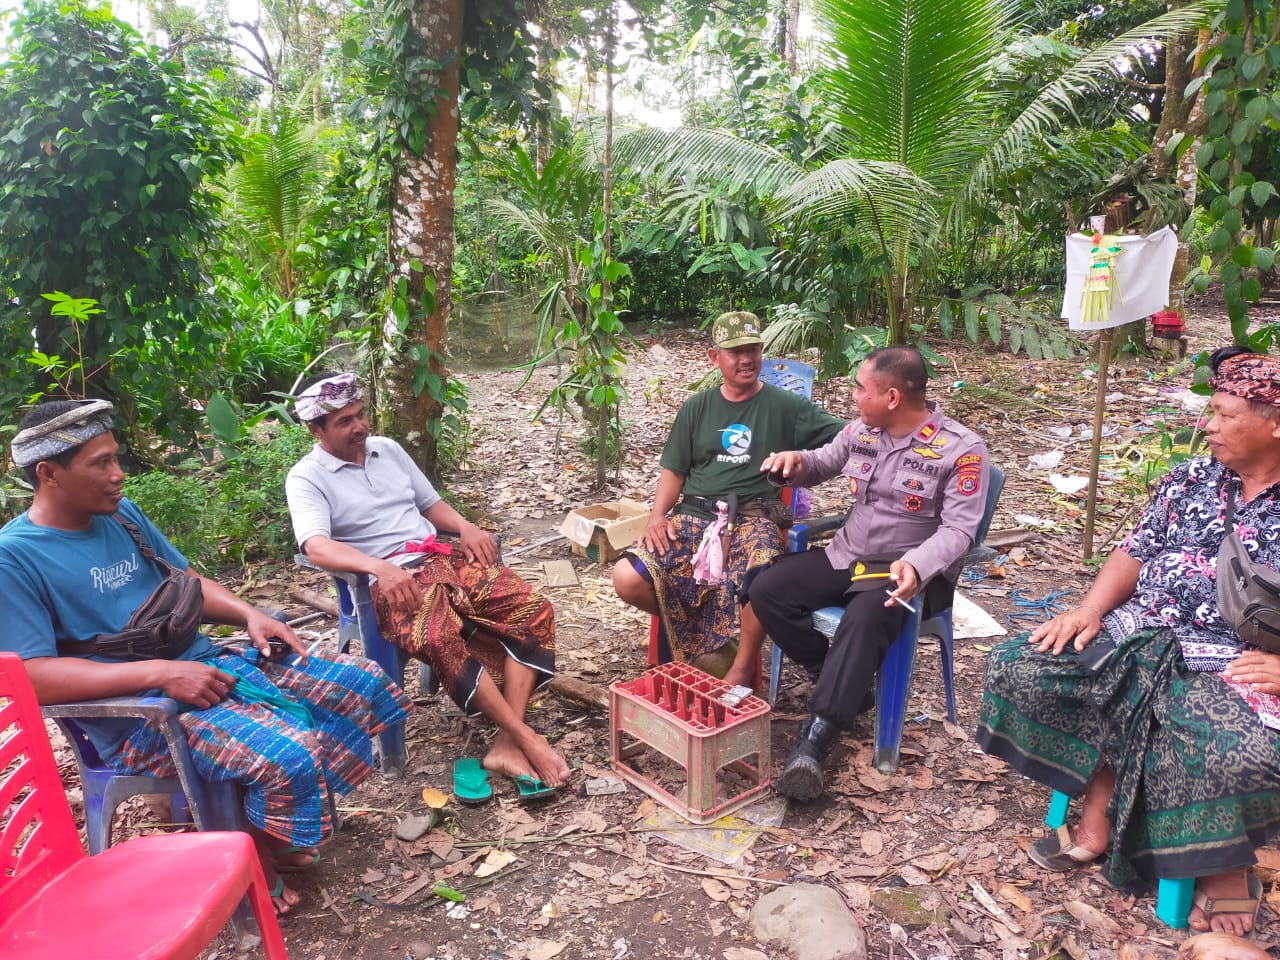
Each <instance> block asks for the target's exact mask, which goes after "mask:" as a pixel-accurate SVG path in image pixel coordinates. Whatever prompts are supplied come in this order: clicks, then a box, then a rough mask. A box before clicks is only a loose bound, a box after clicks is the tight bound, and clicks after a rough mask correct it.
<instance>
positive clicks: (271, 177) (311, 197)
mask: <svg viewBox="0 0 1280 960" xmlns="http://www.w3.org/2000/svg"><path fill="white" fill-rule="evenodd" d="M304 95H305V93H304ZM323 172H324V153H323V151H322V149H321V145H320V133H319V127H318V126H317V125H315V124H313V123H308V122H306V121H305V119H304V108H303V107H301V106H300V105H294V106H293V107H287V106H277V107H274V108H271V109H269V110H264V111H263V112H262V113H260V114H259V115H258V118H257V120H256V121H255V122H254V125H253V127H252V128H251V129H250V131H249V135H248V136H247V137H246V138H245V144H244V153H243V155H242V158H241V160H240V162H239V163H237V164H236V165H235V166H234V167H232V168H231V169H230V170H229V171H228V173H227V190H228V193H229V196H230V199H231V204H232V211H233V215H234V218H235V222H236V224H237V226H238V227H239V228H240V230H241V231H242V233H243V234H244V236H245V239H246V240H247V241H248V246H249V249H250V251H251V252H252V255H253V259H254V260H255V261H256V264H257V265H258V266H260V267H261V268H262V269H263V270H264V272H265V275H266V277H267V278H268V279H269V280H270V283H271V286H272V287H273V288H274V289H275V291H276V292H277V293H278V294H279V295H280V296H281V297H282V298H284V299H285V300H291V299H293V298H294V297H295V296H297V293H298V288H299V284H300V280H299V277H298V275H297V262H298V255H299V249H298V248H299V246H300V245H301V244H302V242H303V240H304V239H305V237H306V235H307V231H308V228H309V227H310V226H311V224H312V223H313V221H314V219H315V217H316V214H317V210H318V207H317V204H316V200H317V198H318V197H319V195H320V192H321V191H320V189H319V188H320V185H321V183H322V180H323Z"/></svg>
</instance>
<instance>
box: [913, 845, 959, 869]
mask: <svg viewBox="0 0 1280 960" xmlns="http://www.w3.org/2000/svg"><path fill="white" fill-rule="evenodd" d="M911 862H912V863H913V864H914V865H915V866H916V867H918V868H919V869H921V870H924V871H925V872H926V873H934V874H939V873H945V872H946V871H948V870H950V869H951V868H952V867H954V866H955V865H956V858H955V857H953V856H952V855H951V854H950V853H948V852H947V851H945V850H941V851H939V852H938V853H930V854H928V855H926V856H923V857H916V858H915V859H914V860H912V861H911Z"/></svg>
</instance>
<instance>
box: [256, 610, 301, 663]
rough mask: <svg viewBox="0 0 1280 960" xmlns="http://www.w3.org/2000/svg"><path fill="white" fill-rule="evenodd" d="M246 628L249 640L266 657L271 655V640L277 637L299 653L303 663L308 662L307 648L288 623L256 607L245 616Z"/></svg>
mask: <svg viewBox="0 0 1280 960" xmlns="http://www.w3.org/2000/svg"><path fill="white" fill-rule="evenodd" d="M245 629H246V630H247V631H248V633H249V642H250V643H252V644H253V645H254V646H255V647H257V648H258V652H259V653H260V654H262V656H263V658H264V659H265V658H268V657H270V656H271V641H272V640H273V639H275V640H281V641H283V642H284V643H285V644H287V645H288V647H289V649H290V650H292V651H293V652H294V653H296V654H297V655H298V657H299V660H300V662H301V663H306V662H307V648H306V647H305V646H304V645H303V643H302V641H301V640H299V639H298V635H297V634H296V633H294V632H293V628H292V627H291V626H289V625H288V624H287V623H281V622H280V621H279V620H277V619H275V617H268V616H267V615H266V614H265V613H263V612H262V611H261V610H257V609H255V610H254V611H253V612H252V613H251V614H249V616H248V617H246V618H245Z"/></svg>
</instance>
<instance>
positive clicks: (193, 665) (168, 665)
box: [155, 660, 239, 709]
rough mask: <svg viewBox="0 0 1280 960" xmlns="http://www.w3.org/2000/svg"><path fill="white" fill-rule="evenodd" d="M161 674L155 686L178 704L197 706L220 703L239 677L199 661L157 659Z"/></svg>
mask: <svg viewBox="0 0 1280 960" xmlns="http://www.w3.org/2000/svg"><path fill="white" fill-rule="evenodd" d="M155 663H156V664H157V665H158V666H159V667H160V670H161V673H160V676H159V678H158V682H157V683H156V686H158V687H159V688H160V689H161V690H163V691H164V692H165V693H166V694H167V695H168V696H170V697H173V699H175V700H177V701H179V702H181V703H189V704H191V705H192V706H193V707H199V708H201V709H203V708H205V707H212V706H215V705H216V704H219V703H221V702H222V701H223V700H225V699H226V698H227V695H228V694H229V693H231V691H232V690H233V689H235V685H236V681H237V680H238V679H239V678H238V677H236V675H235V674H233V673H225V672H223V671H222V670H219V669H218V668H217V667H214V666H212V665H210V664H207V663H202V662H201V661H199V660H157V661H155Z"/></svg>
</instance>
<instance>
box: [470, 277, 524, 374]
mask: <svg viewBox="0 0 1280 960" xmlns="http://www.w3.org/2000/svg"><path fill="white" fill-rule="evenodd" d="M537 305H538V297H537V296H536V295H534V294H525V295H523V296H507V297H505V298H503V299H498V298H497V297H495V296H492V295H490V296H486V297H484V298H483V299H482V300H479V301H476V302H462V303H455V304H454V306H453V317H452V319H451V320H450V322H449V358H450V359H451V360H453V361H456V362H459V363H464V364H473V365H475V364H482V365H493V366H505V365H510V364H515V363H524V362H525V361H527V360H530V359H532V358H533V355H534V349H535V347H536V346H537V343H536V341H537V338H538V317H537V312H536V310H535V308H536V307H537Z"/></svg>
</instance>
